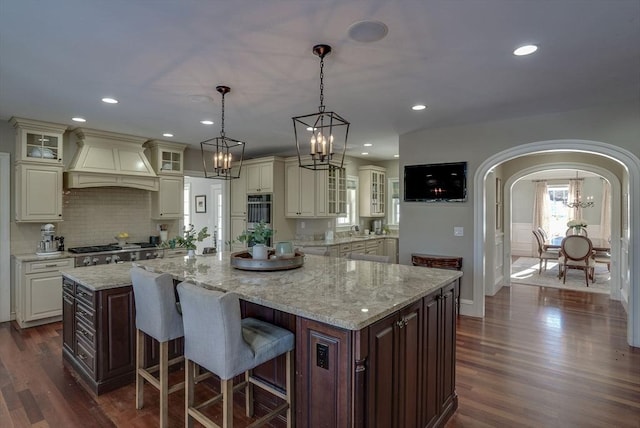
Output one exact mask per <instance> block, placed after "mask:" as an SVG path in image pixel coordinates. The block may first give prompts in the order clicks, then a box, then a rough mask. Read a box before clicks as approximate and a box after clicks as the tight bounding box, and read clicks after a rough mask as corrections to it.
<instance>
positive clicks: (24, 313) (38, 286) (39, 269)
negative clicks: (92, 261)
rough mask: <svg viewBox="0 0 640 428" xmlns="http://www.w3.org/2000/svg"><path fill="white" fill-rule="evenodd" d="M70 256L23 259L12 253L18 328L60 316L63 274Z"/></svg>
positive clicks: (56, 318)
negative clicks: (35, 259) (33, 259)
mask: <svg viewBox="0 0 640 428" xmlns="http://www.w3.org/2000/svg"><path fill="white" fill-rule="evenodd" d="M69 268H73V258H60V259H46V260H37V261H23V260H20V259H19V258H15V257H14V284H15V285H14V286H15V295H16V302H15V303H16V308H15V310H16V321H17V322H18V325H19V326H20V327H21V328H26V327H32V326H36V325H41V324H46V323H50V322H55V321H59V320H60V319H62V275H61V274H60V270H62V269H69Z"/></svg>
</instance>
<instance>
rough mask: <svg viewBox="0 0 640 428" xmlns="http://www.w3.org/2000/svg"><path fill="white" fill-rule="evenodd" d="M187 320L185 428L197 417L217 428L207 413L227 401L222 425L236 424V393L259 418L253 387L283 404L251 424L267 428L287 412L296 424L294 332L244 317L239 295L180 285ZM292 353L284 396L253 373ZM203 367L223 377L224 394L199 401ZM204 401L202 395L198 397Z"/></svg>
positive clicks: (287, 365)
mask: <svg viewBox="0 0 640 428" xmlns="http://www.w3.org/2000/svg"><path fill="white" fill-rule="evenodd" d="M177 288H178V295H179V297H180V302H181V303H182V316H183V321H184V339H185V344H184V357H185V384H186V386H185V426H193V420H194V419H195V420H196V421H198V422H199V423H201V424H202V425H204V426H206V427H217V426H218V425H216V424H215V423H214V422H213V421H211V419H209V417H207V415H205V413H203V411H202V409H203V408H205V407H208V406H210V405H212V404H214V403H217V402H219V401H220V400H222V427H224V428H227V427H232V426H233V391H234V390H237V389H240V388H244V389H245V410H246V414H247V416H248V417H252V416H253V386H258V387H260V388H262V389H263V390H265V391H267V392H269V393H271V394H273V395H275V396H276V397H279V398H280V399H281V400H282V401H283V402H282V403H280V404H279V405H277V406H276V408H275V409H273V410H271V411H270V412H269V413H268V414H267V415H265V416H263V417H261V418H260V419H259V420H258V421H255V422H254V423H253V424H251V426H261V425H263V424H266V423H267V422H268V421H269V420H271V419H273V418H275V417H276V416H278V415H280V414H281V413H286V418H287V427H292V426H293V425H294V423H295V422H294V420H293V418H294V412H293V410H294V398H293V397H294V394H293V379H294V361H293V350H294V345H295V337H294V334H293V333H292V332H290V331H289V330H286V329H284V328H281V327H278V326H275V325H273V324H270V323H267V322H264V321H260V320H257V319H255V318H244V319H241V314H240V299H239V297H238V295H237V294H235V293H225V292H221V291H216V290H210V289H206V288H204V287H200V286H197V285H194V284H191V283H188V282H182V283H180V284H178V287H177ZM283 354H285V355H286V368H285V378H286V380H285V384H286V391H285V392H282V391H280V390H279V389H278V388H276V387H274V386H272V385H271V384H269V383H266V382H265V381H263V380H261V379H258V378H256V377H254V376H253V373H252V371H253V369H254V368H255V367H257V366H259V365H261V364H263V363H265V362H267V361H270V360H272V359H274V358H276V357H278V356H280V355H283ZM195 365H198V366H200V367H203V368H205V369H207V370H209V371H211V372H213V373H214V374H215V375H216V376H218V377H219V378H220V391H221V393H220V394H218V395H216V396H215V397H213V398H210V399H207V400H205V401H204V402H201V403H198V404H196V403H195V385H194V383H195V382H194V375H193V373H194V366H195ZM242 373H244V381H243V382H241V383H239V384H238V385H235V386H234V385H233V378H234V377H236V376H237V375H239V374H242ZM198 397H200V394H198Z"/></svg>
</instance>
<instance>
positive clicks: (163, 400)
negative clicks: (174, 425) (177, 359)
mask: <svg viewBox="0 0 640 428" xmlns="http://www.w3.org/2000/svg"><path fill="white" fill-rule="evenodd" d="M168 401H169V342H160V427H161V428H166V427H167V426H168V425H169V421H168V417H169V404H168Z"/></svg>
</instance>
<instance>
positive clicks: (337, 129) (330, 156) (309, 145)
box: [293, 45, 350, 171]
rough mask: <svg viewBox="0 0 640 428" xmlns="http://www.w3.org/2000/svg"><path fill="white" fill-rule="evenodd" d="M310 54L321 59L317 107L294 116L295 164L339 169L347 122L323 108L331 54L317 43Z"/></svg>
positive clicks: (318, 169)
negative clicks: (296, 161)
mask: <svg viewBox="0 0 640 428" xmlns="http://www.w3.org/2000/svg"><path fill="white" fill-rule="evenodd" d="M313 53H314V55H316V56H318V57H319V58H320V106H319V107H318V112H317V113H312V114H307V115H303V116H296V117H294V118H293V132H294V134H295V138H296V149H297V151H298V163H299V165H300V167H301V168H307V169H311V170H315V171H321V170H333V169H341V168H343V167H344V166H343V165H344V155H345V152H346V151H347V137H348V135H349V125H350V124H349V122H347V121H346V120H345V119H343V118H342V117H341V116H340V115H339V114H337V113H335V112H332V111H329V112H327V111H325V106H324V57H325V56H327V55H328V54H329V53H331V46H329V45H316V46H314V47H313Z"/></svg>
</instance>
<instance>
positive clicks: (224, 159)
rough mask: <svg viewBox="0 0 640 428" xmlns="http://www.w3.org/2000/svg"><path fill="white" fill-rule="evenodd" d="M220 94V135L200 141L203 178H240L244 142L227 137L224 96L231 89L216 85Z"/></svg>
mask: <svg viewBox="0 0 640 428" xmlns="http://www.w3.org/2000/svg"><path fill="white" fill-rule="evenodd" d="M216 91H218V92H220V94H222V121H221V122H220V136H219V137H215V138H211V139H209V140H206V141H203V142H201V143H200V151H201V152H202V167H203V168H204V176H205V178H215V179H219V180H232V179H234V178H240V169H241V168H242V158H243V157H244V146H245V143H244V142H242V141H238V140H234V139H233V138H229V137H227V136H226V135H225V133H224V96H225V95H226V94H228V93H229V92H230V91H231V88H229V87H228V86H216Z"/></svg>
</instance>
